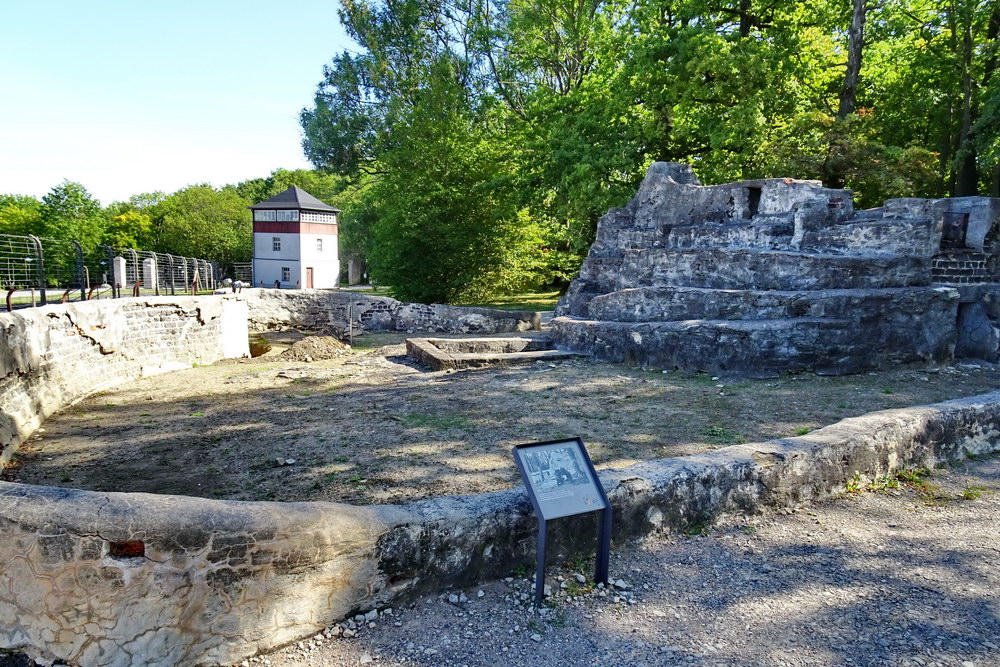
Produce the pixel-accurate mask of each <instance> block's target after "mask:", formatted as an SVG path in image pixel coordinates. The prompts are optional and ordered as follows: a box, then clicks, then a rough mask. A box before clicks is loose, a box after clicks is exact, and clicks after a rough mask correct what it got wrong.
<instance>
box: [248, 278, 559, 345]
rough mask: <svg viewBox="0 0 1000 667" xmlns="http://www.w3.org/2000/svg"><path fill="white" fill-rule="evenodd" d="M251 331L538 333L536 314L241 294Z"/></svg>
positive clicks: (324, 295)
mask: <svg viewBox="0 0 1000 667" xmlns="http://www.w3.org/2000/svg"><path fill="white" fill-rule="evenodd" d="M239 296H240V297H241V298H243V299H245V300H246V302H247V304H248V305H249V307H250V328H251V330H253V331H267V330H268V329H275V328H286V327H303V328H307V329H315V330H319V331H326V332H329V333H331V334H333V335H336V336H338V337H340V338H346V337H347V335H348V331H349V329H350V331H351V332H353V334H354V335H355V336H357V335H360V334H362V333H364V332H366V331H390V332H391V331H399V332H410V333H412V332H415V331H422V332H434V333H476V334H491V333H505V332H512V331H527V330H529V329H540V328H541V317H540V315H539V313H536V312H530V311H504V310H495V309H492V308H468V307H462V306H445V305H441V304H423V303H404V302H401V301H396V300H395V299H391V298H389V297H385V296H369V295H366V294H357V293H354V292H349V291H334V290H313V289H302V290H272V289H255V290H245V291H243V292H241V293H240V295H239ZM348 323H350V327H349V326H348Z"/></svg>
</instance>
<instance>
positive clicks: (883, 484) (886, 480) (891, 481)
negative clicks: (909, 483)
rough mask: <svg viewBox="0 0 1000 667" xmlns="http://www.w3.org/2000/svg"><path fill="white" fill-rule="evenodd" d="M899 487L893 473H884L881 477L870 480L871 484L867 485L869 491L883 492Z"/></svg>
mask: <svg viewBox="0 0 1000 667" xmlns="http://www.w3.org/2000/svg"><path fill="white" fill-rule="evenodd" d="M898 488H899V480H898V479H896V477H895V476H894V475H884V476H882V477H876V478H875V479H873V480H872V482H871V484H869V485H868V490H869V491H875V492H881V493H885V492H887V491H890V490H892V489H898Z"/></svg>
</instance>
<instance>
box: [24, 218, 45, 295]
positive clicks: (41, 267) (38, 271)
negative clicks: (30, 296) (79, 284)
mask: <svg viewBox="0 0 1000 667" xmlns="http://www.w3.org/2000/svg"><path fill="white" fill-rule="evenodd" d="M28 238H29V239H31V242H32V243H33V244H34V246H35V261H36V262H37V264H36V265H35V276H36V278H37V280H38V289H39V291H41V293H42V294H41V302H42V305H43V306H44V305H45V304H46V303H48V300H47V299H46V296H45V256H44V253H43V252H42V241H41V239H39V238H38V237H37V236H32V235H30V234H29V235H28Z"/></svg>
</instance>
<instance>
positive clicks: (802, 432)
mask: <svg viewBox="0 0 1000 667" xmlns="http://www.w3.org/2000/svg"><path fill="white" fill-rule="evenodd" d="M812 431H813V428H812V426H803V427H801V428H797V429H795V435H808V434H809V433H812Z"/></svg>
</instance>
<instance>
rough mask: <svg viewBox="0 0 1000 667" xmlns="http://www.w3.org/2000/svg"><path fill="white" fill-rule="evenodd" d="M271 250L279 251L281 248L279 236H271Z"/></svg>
mask: <svg viewBox="0 0 1000 667" xmlns="http://www.w3.org/2000/svg"><path fill="white" fill-rule="evenodd" d="M271 250H273V251H274V252H279V251H280V250H281V237H280V236H272V237H271Z"/></svg>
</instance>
